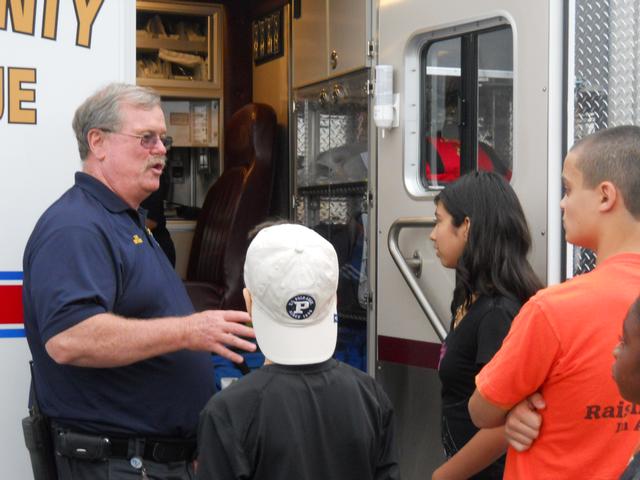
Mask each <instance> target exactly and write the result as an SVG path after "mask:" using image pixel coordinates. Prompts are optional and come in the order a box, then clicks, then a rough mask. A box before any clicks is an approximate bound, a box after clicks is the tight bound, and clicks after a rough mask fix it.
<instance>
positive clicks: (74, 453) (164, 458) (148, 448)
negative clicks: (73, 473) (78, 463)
mask: <svg viewBox="0 0 640 480" xmlns="http://www.w3.org/2000/svg"><path fill="white" fill-rule="evenodd" d="M54 443H55V447H56V452H57V453H58V454H60V455H64V456H68V457H72V458H79V459H85V460H98V459H106V458H126V459H129V458H131V457H134V456H139V457H142V458H143V459H145V460H151V461H154V462H158V463H169V462H183V461H187V462H189V461H191V460H193V459H194V458H195V455H196V442H195V440H186V439H180V438H176V439H171V438H161V439H158V438H141V437H131V438H121V437H111V436H108V435H95V434H86V433H78V432H73V431H69V430H66V429H60V428H54ZM143 445H144V446H143ZM136 446H138V448H137V449H136Z"/></svg>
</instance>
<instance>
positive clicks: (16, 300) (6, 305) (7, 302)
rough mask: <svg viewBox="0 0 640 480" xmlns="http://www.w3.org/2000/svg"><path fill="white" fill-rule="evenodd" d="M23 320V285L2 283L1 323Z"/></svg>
mask: <svg viewBox="0 0 640 480" xmlns="http://www.w3.org/2000/svg"><path fill="white" fill-rule="evenodd" d="M23 321H24V319H23V316H22V285H0V324H5V323H23Z"/></svg>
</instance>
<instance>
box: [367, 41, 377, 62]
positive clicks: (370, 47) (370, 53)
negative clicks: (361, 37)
mask: <svg viewBox="0 0 640 480" xmlns="http://www.w3.org/2000/svg"><path fill="white" fill-rule="evenodd" d="M375 56H376V44H375V42H374V41H373V40H369V41H368V42H367V57H369V58H373V57H375Z"/></svg>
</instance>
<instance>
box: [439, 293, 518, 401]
mask: <svg viewBox="0 0 640 480" xmlns="http://www.w3.org/2000/svg"><path fill="white" fill-rule="evenodd" d="M519 309H520V304H518V303H516V302H515V301H514V300H512V299H508V298H506V297H499V296H497V297H484V296H483V297H480V298H478V299H477V300H476V301H475V302H474V303H473V304H472V305H471V308H469V311H468V312H467V314H466V315H465V316H464V318H463V319H462V321H461V322H460V323H459V324H458V327H457V328H455V329H453V330H452V331H451V332H449V335H447V338H446V339H445V341H444V344H443V346H442V348H443V353H442V354H441V357H442V359H441V361H440V367H439V369H438V370H439V372H438V374H439V376H440V381H441V382H442V403H443V405H450V404H454V403H458V402H460V401H461V400H467V401H468V400H469V398H470V397H471V395H472V394H473V391H474V390H475V388H476V385H475V377H476V375H477V374H478V372H480V369H481V368H482V367H483V365H485V364H486V363H488V362H489V360H491V358H493V355H494V354H495V353H496V352H497V351H498V349H499V348H500V346H501V345H502V341H503V340H504V337H506V335H507V332H508V331H509V328H510V327H511V321H512V320H513V317H514V316H515V315H516V313H518V310H519Z"/></svg>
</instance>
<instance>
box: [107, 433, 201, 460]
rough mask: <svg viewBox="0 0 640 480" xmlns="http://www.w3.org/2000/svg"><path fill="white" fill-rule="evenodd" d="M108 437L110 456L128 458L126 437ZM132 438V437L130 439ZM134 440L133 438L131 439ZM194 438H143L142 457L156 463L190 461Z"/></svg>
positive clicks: (193, 455)
mask: <svg viewBox="0 0 640 480" xmlns="http://www.w3.org/2000/svg"><path fill="white" fill-rule="evenodd" d="M108 438H109V443H110V444H111V456H112V457H120V458H130V457H132V456H133V455H131V454H130V453H129V442H130V440H129V439H127V438H110V437H108ZM132 440H133V439H132ZM133 441H135V440H133ZM195 454H196V442H195V440H164V439H163V440H152V439H144V451H143V452H142V455H141V456H142V458H144V459H145V460H151V461H154V462H158V463H169V462H183V461H191V460H193V459H194V458H195Z"/></svg>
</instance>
